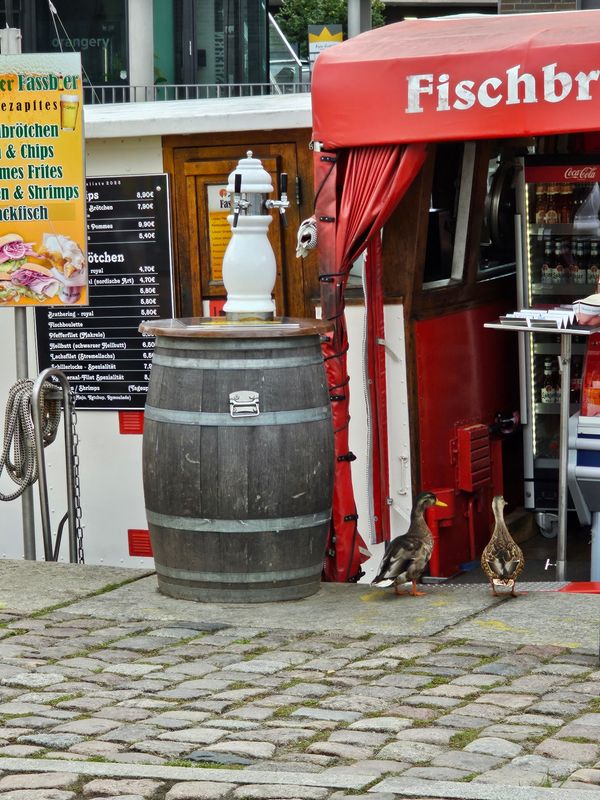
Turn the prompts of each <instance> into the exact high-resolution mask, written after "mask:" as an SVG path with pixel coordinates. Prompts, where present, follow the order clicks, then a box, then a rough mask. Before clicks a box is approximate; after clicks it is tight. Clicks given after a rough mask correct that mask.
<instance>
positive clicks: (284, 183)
mask: <svg viewBox="0 0 600 800" xmlns="http://www.w3.org/2000/svg"><path fill="white" fill-rule="evenodd" d="M287 187H288V176H287V172H282V173H281V175H280V176H279V203H280V206H279V215H280V217H281V224H282V226H283V227H284V228H287V226H288V219H287V217H286V215H285V210H286V208H288V207H289V205H290V204H289V201H288V197H287Z"/></svg>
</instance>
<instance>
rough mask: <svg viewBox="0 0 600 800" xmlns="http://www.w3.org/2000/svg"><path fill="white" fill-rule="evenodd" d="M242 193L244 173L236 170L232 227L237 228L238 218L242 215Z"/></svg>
mask: <svg viewBox="0 0 600 800" xmlns="http://www.w3.org/2000/svg"><path fill="white" fill-rule="evenodd" d="M241 193H242V174H241V172H236V173H235V176H234V178H233V224H232V226H231V227H232V228H237V224H238V219H239V216H240V207H241V199H242V198H241Z"/></svg>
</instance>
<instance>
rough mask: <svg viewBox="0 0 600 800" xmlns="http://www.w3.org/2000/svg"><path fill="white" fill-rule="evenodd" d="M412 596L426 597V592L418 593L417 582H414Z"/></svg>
mask: <svg viewBox="0 0 600 800" xmlns="http://www.w3.org/2000/svg"><path fill="white" fill-rule="evenodd" d="M411 594H412V596H413V597H424V596H425V595H426V592H419V591H417V582H416V581H412V591H411Z"/></svg>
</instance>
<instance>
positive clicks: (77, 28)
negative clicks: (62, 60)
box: [32, 0, 129, 86]
mask: <svg viewBox="0 0 600 800" xmlns="http://www.w3.org/2000/svg"><path fill="white" fill-rule="evenodd" d="M53 3H54V6H55V8H56V11H57V12H58V16H59V18H60V22H61V23H62V25H61V24H60V23H58V21H57V27H56V28H55V25H54V21H53V18H52V14H51V13H50V10H49V7H48V3H47V2H41V1H40V0H38V3H37V17H36V31H35V43H34V47H33V48H32V49H34V50H35V51H36V52H38V53H48V52H56V51H62V50H65V51H71V50H76V51H78V52H81V63H82V68H83V80H84V84H86V85H88V86H89V85H91V86H102V85H112V86H114V85H119V84H127V83H128V80H129V64H128V48H127V1H126V0H86V1H85V2H81V0H53ZM63 26H64V29H63Z"/></svg>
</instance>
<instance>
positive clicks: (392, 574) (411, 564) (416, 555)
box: [372, 492, 446, 597]
mask: <svg viewBox="0 0 600 800" xmlns="http://www.w3.org/2000/svg"><path fill="white" fill-rule="evenodd" d="M445 505H446V503H442V501H441V500H438V499H437V497H436V496H435V495H434V494H433V492H423V493H422V494H420V495H419V496H418V497H417V499H416V500H415V503H414V506H413V509H412V511H411V514H410V526H409V528H408V530H407V531H406V533H405V534H404V535H403V536H396V538H395V539H392V540H391V541H390V542H388V544H387V547H386V548H385V552H384V554H383V558H382V559H381V564H380V565H379V570H378V572H377V576H376V577H375V579H374V580H373V581H372V583H373V584H375V583H381V581H389V580H391V581H393V582H394V591H395V593H396V594H406V592H405V591H404V589H399V588H398V585H399V584H401V583H407V582H408V581H411V583H412V591H411V594H412V595H413V596H415V597H418V596H420V595H423V594H424V592H418V591H417V581H418V580H419V578H420V577H421V575H422V574H423V572H424V571H425V567H426V566H427V564H428V562H429V559H430V558H431V553H432V551H433V536H432V535H431V531H430V530H429V527H428V525H427V523H426V522H425V517H424V516H423V514H424V513H425V510H426V509H427V508H430V507H431V506H445Z"/></svg>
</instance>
